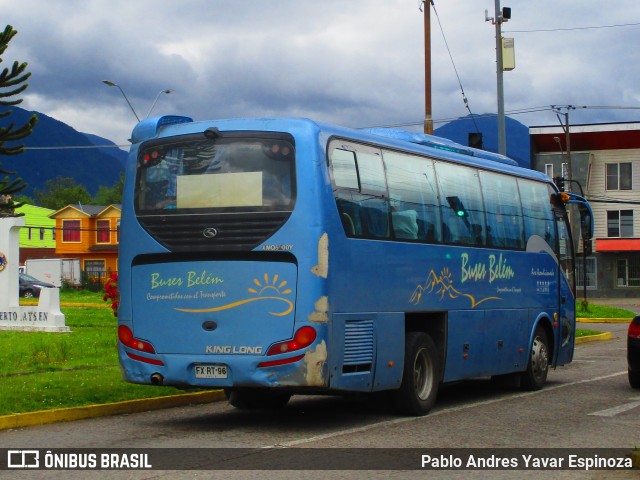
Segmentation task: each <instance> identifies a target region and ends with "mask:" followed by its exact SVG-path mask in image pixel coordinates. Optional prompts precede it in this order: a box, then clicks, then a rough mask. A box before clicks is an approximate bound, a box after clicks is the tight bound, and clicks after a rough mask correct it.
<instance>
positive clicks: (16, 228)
mask: <svg viewBox="0 0 640 480" xmlns="http://www.w3.org/2000/svg"><path fill="white" fill-rule="evenodd" d="M24 223H25V222H24V218H23V217H2V218H0V330H25V331H42V332H70V331H71V330H70V329H69V327H67V326H66V325H65V318H64V314H63V313H62V312H61V311H60V290H58V289H57V288H43V289H42V291H41V292H40V298H39V300H38V305H37V306H21V305H20V301H19V297H20V295H19V289H18V273H19V272H18V267H19V265H20V237H19V232H20V228H21V227H22V226H24Z"/></svg>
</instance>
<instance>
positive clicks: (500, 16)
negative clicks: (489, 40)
mask: <svg viewBox="0 0 640 480" xmlns="http://www.w3.org/2000/svg"><path fill="white" fill-rule="evenodd" d="M510 18H511V9H510V8H505V9H504V10H502V9H501V8H500V0H495V16H494V17H493V18H490V17H489V14H488V12H487V10H485V21H486V22H488V21H491V23H493V25H495V27H496V77H497V94H498V153H500V154H501V155H506V154H507V133H506V128H505V118H504V84H503V80H502V73H503V71H504V65H503V62H502V22H506V21H507V20H509V19H510Z"/></svg>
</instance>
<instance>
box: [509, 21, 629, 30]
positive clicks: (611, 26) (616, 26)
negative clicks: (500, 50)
mask: <svg viewBox="0 0 640 480" xmlns="http://www.w3.org/2000/svg"><path fill="white" fill-rule="evenodd" d="M638 25H640V22H637V23H618V24H614V25H596V26H591V27H570V28H538V29H533V30H509V31H506V32H505V33H539V32H571V31H575V30H595V29H600V28H618V27H637V26H638Z"/></svg>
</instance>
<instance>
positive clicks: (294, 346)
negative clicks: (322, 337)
mask: <svg viewBox="0 0 640 480" xmlns="http://www.w3.org/2000/svg"><path fill="white" fill-rule="evenodd" d="M316 335H317V334H316V331H315V329H314V328H313V327H309V326H305V327H302V328H300V329H298V331H296V333H295V335H294V336H293V339H292V340H287V341H286V342H280V343H276V344H275V345H272V346H271V348H269V351H268V352H267V356H269V355H279V354H281V353H287V352H294V351H296V350H300V349H301V348H305V347H308V346H309V345H311V344H312V343H313V341H314V340H315V339H316Z"/></svg>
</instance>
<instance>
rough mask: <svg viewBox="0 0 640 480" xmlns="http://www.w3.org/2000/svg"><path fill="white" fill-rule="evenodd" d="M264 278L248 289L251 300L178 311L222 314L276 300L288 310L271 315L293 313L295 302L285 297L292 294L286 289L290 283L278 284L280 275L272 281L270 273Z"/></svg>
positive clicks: (277, 315)
mask: <svg viewBox="0 0 640 480" xmlns="http://www.w3.org/2000/svg"><path fill="white" fill-rule="evenodd" d="M262 278H263V279H264V281H262V280H260V279H258V278H254V279H253V284H254V286H252V287H250V288H249V289H248V291H249V293H251V294H253V296H251V297H249V298H245V299H243V300H238V301H237V302H232V303H228V304H227V305H221V306H219V307H212V308H176V310H178V311H180V312H188V313H208V312H220V311H222V310H230V309H232V308H237V307H239V306H241V305H245V304H247V303H252V302H257V301H263V300H272V301H273V300H275V301H278V302H283V303H284V304H285V305H286V308H285V309H284V310H282V311H277V312H269V314H270V315H274V316H276V317H283V316H285V315H288V314H290V313H291V312H292V311H293V302H292V301H291V300H289V299H288V298H285V297H284V296H285V295H289V294H290V293H292V290H291V289H290V288H286V286H287V284H288V282H287V281H286V280H282V281H280V283H278V281H279V278H278V275H274V276H273V278H272V279H270V278H269V274H268V273H265V274H264V275H263V277H262ZM283 289H284V290H283Z"/></svg>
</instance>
